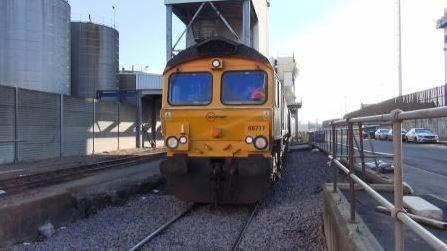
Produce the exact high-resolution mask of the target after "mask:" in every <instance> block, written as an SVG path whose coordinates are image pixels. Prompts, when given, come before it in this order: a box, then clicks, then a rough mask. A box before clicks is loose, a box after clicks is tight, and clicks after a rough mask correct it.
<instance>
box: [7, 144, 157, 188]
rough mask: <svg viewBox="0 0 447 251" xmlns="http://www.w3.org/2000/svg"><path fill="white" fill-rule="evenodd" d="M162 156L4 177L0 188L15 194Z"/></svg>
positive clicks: (126, 158)
mask: <svg viewBox="0 0 447 251" xmlns="http://www.w3.org/2000/svg"><path fill="white" fill-rule="evenodd" d="M164 156H165V152H160V153H155V154H151V155H144V156H131V157H124V158H118V159H113V160H107V161H102V162H97V163H93V164H88V165H82V166H76V167H70V168H66V169H60V170H54V171H48V172H42V173H36V174H30V175H26V176H20V177H14V178H9V179H4V180H1V181H0V190H4V191H6V192H7V193H8V194H17V193H21V192H23V191H26V190H29V189H32V188H38V187H43V186H48V185H54V184H59V183H63V182H67V181H70V180H74V179H78V178H83V177H86V176H89V175H91V174H93V173H97V172H100V171H104V170H111V169H118V168H125V167H128V166H132V165H137V164H141V163H144V162H147V161H151V160H156V159H160V158H163V157H164Z"/></svg>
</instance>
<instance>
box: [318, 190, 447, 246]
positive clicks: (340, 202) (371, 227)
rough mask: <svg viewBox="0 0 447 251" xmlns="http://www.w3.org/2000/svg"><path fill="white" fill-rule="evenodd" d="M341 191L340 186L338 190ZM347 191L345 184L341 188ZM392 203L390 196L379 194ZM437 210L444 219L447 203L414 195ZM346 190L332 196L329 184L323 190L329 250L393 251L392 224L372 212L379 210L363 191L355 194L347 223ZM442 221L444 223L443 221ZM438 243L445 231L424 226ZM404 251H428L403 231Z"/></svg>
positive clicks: (408, 231)
mask: <svg viewBox="0 0 447 251" xmlns="http://www.w3.org/2000/svg"><path fill="white" fill-rule="evenodd" d="M342 187H343V186H342ZM344 187H347V184H346V185H345V186H344ZM379 193H380V194H381V195H382V196H384V197H385V198H386V199H387V200H388V201H390V202H391V203H393V201H394V199H393V193H392V192H385V191H380V192H379ZM415 195H416V196H420V197H422V198H423V199H425V200H427V201H429V202H430V203H432V204H434V205H436V206H437V207H439V208H441V209H442V210H443V212H444V215H447V201H445V200H442V199H440V198H437V197H436V196H433V195H417V194H415ZM348 198H349V190H346V189H341V190H340V189H339V190H338V191H337V192H336V193H333V192H332V184H326V185H325V186H324V207H325V215H324V219H325V234H326V239H327V241H328V247H329V250H337V248H347V249H343V250H348V249H349V250H393V249H394V221H393V219H392V218H391V216H388V215H385V214H382V213H379V212H377V211H375V207H376V206H379V203H378V202H376V201H375V200H374V199H373V198H372V197H371V196H369V195H368V194H367V193H366V192H365V191H363V190H356V206H357V209H356V217H357V218H356V222H355V223H351V222H350V220H349V210H350V209H349V199H348ZM445 220H446V219H444V221H445ZM424 227H425V228H426V229H427V230H428V231H430V232H431V233H433V234H434V235H436V236H437V237H438V238H439V239H441V240H442V241H444V242H447V231H446V230H439V229H435V228H432V227H427V226H424ZM404 229H405V230H404V236H405V250H415V251H416V250H431V249H430V246H429V245H428V244H427V243H426V242H425V241H424V240H422V239H421V238H420V237H418V236H417V235H416V234H415V233H414V232H413V231H412V230H410V229H409V228H405V227H404Z"/></svg>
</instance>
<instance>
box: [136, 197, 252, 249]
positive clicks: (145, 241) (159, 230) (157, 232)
mask: <svg viewBox="0 0 447 251" xmlns="http://www.w3.org/2000/svg"><path fill="white" fill-rule="evenodd" d="M259 205H260V203H256V204H255V205H254V206H252V208H251V209H250V213H249V214H248V216H247V218H246V220H245V221H244V225H243V226H242V228H241V229H240V230H239V232H238V235H237V236H236V239H235V240H234V242H233V243H232V245H231V248H230V249H229V250H232V251H235V250H237V249H238V247H239V244H240V242H241V241H242V239H243V237H244V234H245V231H246V230H247V227H248V226H249V225H250V223H251V221H252V220H253V218H254V216H255V215H256V212H257V211H258V208H259ZM199 207H200V206H199V205H198V204H192V205H191V206H189V207H188V208H187V209H186V210H184V211H183V212H181V213H180V214H178V215H176V216H175V217H173V218H172V219H170V220H169V221H168V222H166V223H165V224H163V225H161V226H160V227H158V228H157V229H156V230H155V231H153V232H152V233H150V234H149V235H148V236H146V237H145V238H144V239H143V240H141V241H140V242H139V243H138V244H136V245H135V246H133V247H132V248H130V249H129V251H137V250H140V249H141V248H143V247H144V246H146V245H147V244H148V243H149V242H150V241H151V240H153V239H155V238H156V237H157V236H159V235H160V234H161V233H162V232H163V231H165V230H166V229H168V228H169V227H170V226H172V225H173V224H174V223H175V222H177V221H178V220H179V219H181V218H183V217H185V216H187V215H188V214H190V213H192V212H193V211H194V210H196V209H198V208H199Z"/></svg>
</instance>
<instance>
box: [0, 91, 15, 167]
mask: <svg viewBox="0 0 447 251" xmlns="http://www.w3.org/2000/svg"><path fill="white" fill-rule="evenodd" d="M14 114H15V89H14V88H12V87H0V163H8V162H12V161H14V154H15V153H14V144H15V143H14V140H15V133H14V131H15V129H14V128H15V115H14Z"/></svg>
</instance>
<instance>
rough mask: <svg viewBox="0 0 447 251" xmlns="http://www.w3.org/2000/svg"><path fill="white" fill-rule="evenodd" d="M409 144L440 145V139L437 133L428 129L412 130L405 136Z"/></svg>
mask: <svg viewBox="0 0 447 251" xmlns="http://www.w3.org/2000/svg"><path fill="white" fill-rule="evenodd" d="M405 138H406V139H407V142H415V143H418V142H420V143H424V142H430V143H438V141H439V137H438V135H437V134H436V133H434V132H433V131H431V130H430V129H426V128H412V129H411V130H410V131H408V132H407V134H406V135H405Z"/></svg>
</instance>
